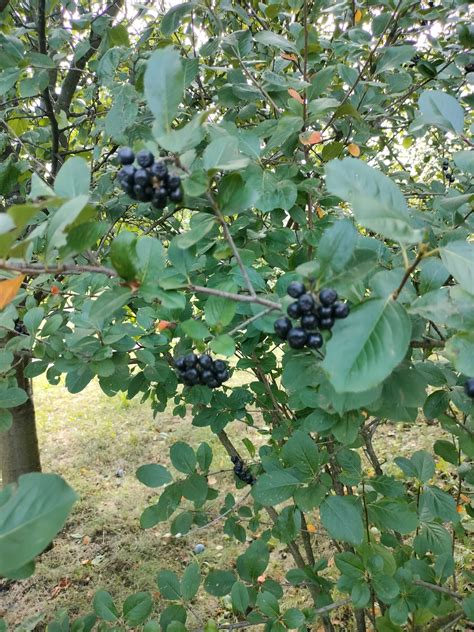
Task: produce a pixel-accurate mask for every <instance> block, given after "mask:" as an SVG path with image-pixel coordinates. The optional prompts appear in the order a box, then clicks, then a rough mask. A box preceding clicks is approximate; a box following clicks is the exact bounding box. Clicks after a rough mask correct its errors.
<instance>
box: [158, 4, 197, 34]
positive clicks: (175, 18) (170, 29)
mask: <svg viewBox="0 0 474 632" xmlns="http://www.w3.org/2000/svg"><path fill="white" fill-rule="evenodd" d="M194 6H195V5H194V3H193V2H184V3H183V4H178V5H176V6H174V7H171V9H170V10H169V11H167V12H166V13H165V15H164V16H163V18H162V19H161V24H160V30H161V32H162V33H163V35H164V36H165V37H168V36H169V35H172V34H173V33H174V32H175V31H176V30H177V29H178V28H179V25H180V23H181V19H182V18H183V17H184V16H185V15H188V13H191V11H192V10H193V8H194Z"/></svg>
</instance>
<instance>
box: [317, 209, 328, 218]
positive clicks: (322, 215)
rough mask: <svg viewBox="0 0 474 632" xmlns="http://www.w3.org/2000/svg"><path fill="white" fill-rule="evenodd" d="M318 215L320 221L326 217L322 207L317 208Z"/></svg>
mask: <svg viewBox="0 0 474 632" xmlns="http://www.w3.org/2000/svg"><path fill="white" fill-rule="evenodd" d="M316 214H317V216H318V217H319V219H323V217H324V216H325V215H326V213H325V212H324V211H323V209H322V208H321V207H320V206H317V207H316Z"/></svg>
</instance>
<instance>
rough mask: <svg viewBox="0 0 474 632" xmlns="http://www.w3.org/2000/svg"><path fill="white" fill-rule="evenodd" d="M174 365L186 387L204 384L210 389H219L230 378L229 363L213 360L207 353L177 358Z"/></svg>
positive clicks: (190, 354) (189, 354)
mask: <svg viewBox="0 0 474 632" xmlns="http://www.w3.org/2000/svg"><path fill="white" fill-rule="evenodd" d="M174 365H175V367H176V368H177V369H178V371H179V377H180V379H181V381H182V382H183V384H185V385H186V386H195V385H196V384H203V385H205V386H208V387H209V388H218V387H219V386H222V384H224V382H227V380H228V379H229V377H230V374H229V368H228V366H227V362H224V360H213V359H212V358H211V356H210V355H208V354H207V353H204V354H203V355H201V356H198V355H196V354H195V353H188V355H185V356H181V357H180V358H177V359H176V360H175V362H174Z"/></svg>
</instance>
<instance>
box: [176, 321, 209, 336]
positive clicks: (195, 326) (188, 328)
mask: <svg viewBox="0 0 474 632" xmlns="http://www.w3.org/2000/svg"><path fill="white" fill-rule="evenodd" d="M181 329H182V330H183V331H184V333H185V334H186V335H187V336H189V337H190V338H193V339H194V340H204V339H205V338H208V337H209V336H210V333H209V329H208V328H207V327H206V325H205V324H204V323H203V322H201V321H200V320H193V319H192V318H190V319H189V320H185V321H184V323H181Z"/></svg>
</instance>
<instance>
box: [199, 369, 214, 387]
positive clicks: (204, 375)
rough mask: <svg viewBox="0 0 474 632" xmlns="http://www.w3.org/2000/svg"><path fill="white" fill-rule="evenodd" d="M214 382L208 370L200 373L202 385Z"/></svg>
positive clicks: (212, 375)
mask: <svg viewBox="0 0 474 632" xmlns="http://www.w3.org/2000/svg"><path fill="white" fill-rule="evenodd" d="M214 380H215V377H214V374H213V373H212V371H209V369H204V371H203V372H202V373H201V381H202V383H203V384H207V385H209V383H210V382H211V381H214Z"/></svg>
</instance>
